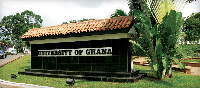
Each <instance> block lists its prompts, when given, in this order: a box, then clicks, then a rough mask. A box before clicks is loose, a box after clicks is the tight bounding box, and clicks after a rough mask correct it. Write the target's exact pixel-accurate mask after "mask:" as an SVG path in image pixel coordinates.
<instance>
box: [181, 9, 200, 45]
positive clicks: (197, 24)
mask: <svg viewBox="0 0 200 88" xmlns="http://www.w3.org/2000/svg"><path fill="white" fill-rule="evenodd" d="M182 31H183V32H185V34H186V35H185V40H186V41H196V40H197V41H199V39H200V12H198V13H195V14H191V15H190V17H188V18H187V19H186V20H185V22H184V27H183V30H182Z"/></svg>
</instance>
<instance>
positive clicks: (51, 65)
mask: <svg viewBox="0 0 200 88" xmlns="http://www.w3.org/2000/svg"><path fill="white" fill-rule="evenodd" d="M132 24H133V17H132V16H121V17H113V18H107V19H96V20H89V21H84V22H79V23H69V24H63V25H57V26H50V27H41V28H34V29H29V30H28V32H26V33H25V34H24V35H23V36H22V40H23V41H29V42H30V44H31V69H26V70H25V71H20V72H18V73H19V74H25V75H35V76H47V77H61V78H75V79H86V80H96V81H111V82H134V81H136V80H138V79H140V78H142V77H144V76H146V74H143V73H139V71H131V51H130V43H129V39H130V37H131V35H132V33H134V31H133V30H134V28H132Z"/></svg>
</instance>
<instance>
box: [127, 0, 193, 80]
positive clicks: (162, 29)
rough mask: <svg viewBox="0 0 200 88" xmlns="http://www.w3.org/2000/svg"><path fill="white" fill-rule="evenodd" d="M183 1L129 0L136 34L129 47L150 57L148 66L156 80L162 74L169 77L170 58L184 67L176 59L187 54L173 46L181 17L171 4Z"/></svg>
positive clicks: (176, 39)
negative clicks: (131, 46)
mask: <svg viewBox="0 0 200 88" xmlns="http://www.w3.org/2000/svg"><path fill="white" fill-rule="evenodd" d="M190 1H191V0H190ZM183 2H185V3H187V2H188V1H185V0H181V1H174V0H129V8H130V12H129V15H133V16H134V18H135V23H134V24H133V26H134V27H135V29H136V32H137V34H138V36H137V37H136V39H135V41H131V40H130V42H131V43H132V45H133V49H134V48H136V50H137V51H140V52H143V53H140V54H142V55H144V56H148V57H150V61H149V63H150V66H151V69H152V71H153V72H154V76H155V77H157V78H159V79H163V78H165V77H166V75H167V76H169V77H171V76H172V60H174V61H175V62H176V63H177V64H178V66H179V67H180V68H181V69H182V68H184V66H183V65H182V64H181V63H180V62H179V58H181V57H186V56H187V55H186V52H185V51H184V50H182V47H178V45H177V44H178V38H179V36H180V30H181V27H182V25H183V18H182V14H181V13H180V12H177V11H176V9H177V7H176V5H174V3H179V4H184V3H183ZM134 3H136V4H134ZM134 5H136V6H134ZM179 6H181V5H179ZM179 9H180V8H178V11H179Z"/></svg>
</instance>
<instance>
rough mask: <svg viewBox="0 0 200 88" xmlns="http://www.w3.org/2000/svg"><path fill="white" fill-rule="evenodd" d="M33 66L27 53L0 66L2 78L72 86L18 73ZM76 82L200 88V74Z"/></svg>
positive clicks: (80, 83) (85, 86)
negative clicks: (162, 77)
mask: <svg viewBox="0 0 200 88" xmlns="http://www.w3.org/2000/svg"><path fill="white" fill-rule="evenodd" d="M30 67H31V59H30V55H25V56H24V57H23V58H21V59H18V60H16V61H14V62H12V63H10V64H8V65H6V66H4V67H2V68H0V79H3V80H6V81H11V82H17V83H27V84H34V85H39V86H49V87H56V88H66V87H70V86H68V84H66V83H65V81H66V79H64V78H48V77H36V76H27V75H18V74H17V73H18V71H24V69H27V68H30ZM134 69H135V70H141V72H146V73H147V74H148V76H152V72H151V70H150V67H148V66H140V65H134ZM10 74H17V76H18V77H17V79H11V78H10ZM76 82H77V83H76V84H75V85H74V86H73V87H80V88H94V87H98V88H107V87H117V88H121V87H126V88H127V87H128V88H133V87H137V88H171V87H175V88H199V86H200V76H193V75H185V73H182V72H176V71H174V72H173V78H170V79H169V78H168V79H165V80H156V79H151V78H148V77H146V78H144V79H142V80H140V81H139V82H136V83H114V82H99V81H84V80H76Z"/></svg>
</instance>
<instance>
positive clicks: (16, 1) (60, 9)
mask: <svg viewBox="0 0 200 88" xmlns="http://www.w3.org/2000/svg"><path fill="white" fill-rule="evenodd" d="M127 3H128V1H127V0H0V19H2V18H3V16H8V15H15V14H16V13H21V12H23V11H25V10H30V11H33V12H34V13H35V14H37V15H40V16H41V17H42V19H43V23H42V26H43V27H47V26H54V25H60V24H62V23H63V22H69V20H81V19H83V18H87V19H90V18H91V19H105V18H109V16H110V14H112V13H114V12H115V10H116V9H122V10H124V11H125V12H126V13H128V12H129V7H128V4H127ZM199 3H200V0H197V1H196V2H193V3H190V4H187V5H186V6H185V8H184V9H183V10H182V12H183V16H184V17H187V16H189V15H190V14H192V13H196V12H200V5H198V4H199Z"/></svg>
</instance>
